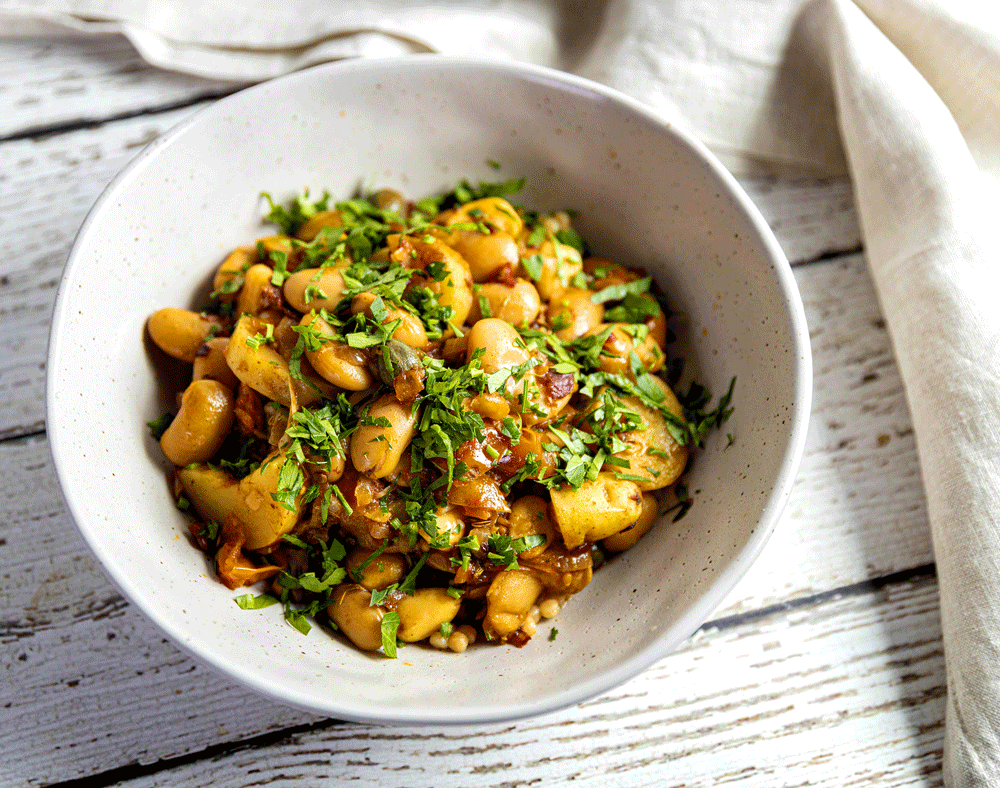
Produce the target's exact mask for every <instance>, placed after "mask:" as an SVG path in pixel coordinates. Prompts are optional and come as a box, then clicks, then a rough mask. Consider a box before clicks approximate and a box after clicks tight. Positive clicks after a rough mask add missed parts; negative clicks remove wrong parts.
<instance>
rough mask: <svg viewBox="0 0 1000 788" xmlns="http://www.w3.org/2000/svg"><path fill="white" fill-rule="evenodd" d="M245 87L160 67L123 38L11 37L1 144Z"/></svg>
mask: <svg viewBox="0 0 1000 788" xmlns="http://www.w3.org/2000/svg"><path fill="white" fill-rule="evenodd" d="M239 87H241V85H240V84H239V83H234V82H222V81H217V80H211V79H201V78H199V77H193V76H189V75H186V74H175V73H172V72H169V71H163V70H162V69H158V68H155V67H153V66H151V65H149V64H148V63H146V62H145V61H144V60H143V59H142V58H140V57H139V55H138V53H137V52H136V51H135V48H134V47H133V46H132V45H131V44H129V42H128V41H127V40H126V39H125V38H124V37H122V36H115V35H101V36H86V37H71V36H67V37H65V38H60V39H45V40H39V39H29V38H25V39H7V40H5V41H4V42H3V49H2V53H0V139H3V138H10V137H24V136H27V135H38V134H40V133H52V132H54V131H58V130H60V129H64V128H67V127H73V126H79V125H84V124H92V123H100V122H103V121H106V120H108V119H111V118H116V117H125V116H129V115H137V114H142V113H149V112H159V111H162V110H164V109H166V108H169V107H175V106H181V105H186V104H191V103H193V102H196V101H200V100H204V99H206V98H210V97H217V96H221V95H225V94H226V93H230V92H232V91H234V90H236V89H238V88H239Z"/></svg>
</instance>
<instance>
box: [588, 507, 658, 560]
mask: <svg viewBox="0 0 1000 788" xmlns="http://www.w3.org/2000/svg"><path fill="white" fill-rule="evenodd" d="M659 513H660V512H659V504H658V503H657V501H656V496H655V495H653V494H652V493H643V494H642V510H641V511H640V512H639V517H638V518H637V519H636V521H635V522H634V523H632V524H631V525H630V526H628V527H627V528H625V529H624V530H622V531H619V532H618V533H616V534H614V535H612V536H608V537H606V538H605V539H604V541H603V542H602V543H601V544H602V545H603V546H604V547H605V548H606V549H608V550H610V551H611V552H613V553H623V552H625V551H626V550H628V549H629V548H630V547H634V546H635V543H636V542H638V541H639V539H641V538H642V537H643V536H644V535H645V534H646V533H647V532H648V531H649V530H650V529H651V528H652V527H653V526H654V525H655V524H656V519H657V516H658V515H659Z"/></svg>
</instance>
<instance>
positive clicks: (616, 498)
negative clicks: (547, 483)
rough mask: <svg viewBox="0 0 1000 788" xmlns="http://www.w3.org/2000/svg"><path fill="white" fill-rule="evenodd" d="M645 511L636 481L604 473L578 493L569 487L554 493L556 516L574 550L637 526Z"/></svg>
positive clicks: (560, 528) (564, 536)
mask: <svg viewBox="0 0 1000 788" xmlns="http://www.w3.org/2000/svg"><path fill="white" fill-rule="evenodd" d="M641 511H642V491H641V490H640V489H639V486H638V485H637V484H636V483H635V482H630V481H627V480H625V479H617V478H615V477H614V476H612V475H611V474H610V473H600V474H598V475H597V478H596V479H594V480H593V481H586V482H584V483H583V484H582V485H580V489H578V490H574V489H573V488H572V487H570V486H569V485H567V484H564V485H562V486H561V487H556V488H554V489H553V490H552V513H553V514H554V515H555V521H556V525H557V526H558V527H559V531H560V533H562V537H563V542H564V543H565V544H566V547H569V548H570V549H572V548H574V547H579V546H580V545H582V544H583V543H584V542H596V541H597V540H599V539H605V538H607V537H609V536H611V535H612V534H616V533H618V532H619V531H621V530H622V529H624V528H627V527H628V526H630V525H631V524H632V523H634V522H635V521H636V520H637V519H638V518H639V514H640V512H641Z"/></svg>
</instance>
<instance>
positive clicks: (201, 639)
mask: <svg viewBox="0 0 1000 788" xmlns="http://www.w3.org/2000/svg"><path fill="white" fill-rule="evenodd" d="M487 160H494V161H497V162H500V163H502V165H503V168H502V170H500V171H499V172H498V171H495V170H494V169H492V168H491V166H490V165H489V164H488V163H487ZM520 175H526V176H527V177H528V186H527V188H526V190H525V191H524V192H523V193H521V194H519V195H517V196H516V201H517V202H520V203H522V204H525V205H530V206H538V207H545V208H551V209H555V208H563V207H572V208H575V209H577V210H578V211H579V219H578V220H577V222H576V225H577V227H578V228H579V229H580V230H581V231H582V233H583V234H584V236H585V237H587V238H588V239H589V240H590V241H591V242H592V244H593V246H594V249H595V250H596V252H598V253H599V254H601V255H602V256H605V257H610V258H612V259H617V260H621V261H623V262H626V263H630V264H635V265H641V266H645V267H646V268H647V269H649V270H650V271H651V272H652V273H653V274H654V275H655V277H656V279H657V280H658V281H659V283H660V285H661V286H662V287H663V289H664V290H665V291H666V293H668V295H669V300H670V302H671V304H672V306H673V308H674V309H676V310H680V311H682V312H684V313H685V314H686V315H687V316H688V319H689V324H688V334H687V337H688V340H689V345H690V348H689V351H688V370H689V371H690V372H691V373H693V374H694V375H696V376H697V378H698V379H699V380H701V381H703V382H706V383H707V384H709V385H710V386H711V388H712V390H713V392H715V393H716V394H718V393H722V392H724V391H725V389H726V387H727V385H728V383H729V380H730V378H731V377H732V376H733V375H735V376H736V378H737V383H736V392H735V398H734V404H735V407H736V410H735V413H734V414H733V416H732V419H731V420H730V421H729V423H728V424H727V425H726V427H725V430H724V432H731V433H732V434H733V435H734V436H735V443H734V444H733V445H732V446H729V447H728V448H726V444H727V439H726V436H725V434H720V435H715V436H713V437H712V438H711V439H710V440H709V443H708V449H707V451H705V452H704V453H702V454H700V455H699V456H698V458H697V462H696V464H695V467H694V471H693V474H692V479H691V484H690V487H691V489H692V490H700V492H699V493H698V494H697V495H696V496H695V497H696V503H695V505H694V507H693V508H692V509H691V511H690V512H689V513H688V515H687V516H686V517H685V518H684V519H683V520H681V521H680V522H679V523H677V524H671V523H670V522H669V519H668V520H666V521H664V522H663V523H661V524H660V525H659V526H658V527H657V528H656V529H654V530H653V531H652V532H651V533H650V534H648V535H647V536H646V537H644V540H643V542H642V547H641V549H637V550H633V551H632V552H629V553H626V554H624V555H623V556H621V557H620V558H618V559H616V560H615V561H614V562H613V563H612V564H611V565H609V566H607V567H606V568H604V569H603V570H601V571H599V572H597V574H596V575H595V577H594V580H593V582H592V583H591V585H590V586H589V587H588V588H587V589H586V590H585V591H584V592H583V593H582V594H581V595H579V596H578V597H576V598H575V599H573V600H572V602H571V603H570V604H569V605H568V606H567V607H566V609H565V610H564V611H563V612H562V613H561V614H560V615H559V617H558V619H557V626H558V629H559V636H558V639H557V640H555V641H554V642H550V641H549V640H548V639H547V637H546V635H547V634H548V628H547V627H545V626H543V627H542V628H541V630H540V636H539V637H536V638H535V639H534V640H533V641H532V642H531V643H530V644H529V645H528V646H527V647H525V648H524V649H521V650H518V649H515V648H513V647H484V648H474V649H470V651H468V652H466V653H465V654H464V655H462V656H457V655H453V654H451V653H444V652H439V651H436V650H434V649H431V648H424V647H420V646H416V647H408V648H406V649H405V650H404V651H402V652H401V655H400V659H398V660H396V661H392V660H387V659H384V658H381V657H378V656H371V655H368V654H364V653H361V652H359V651H357V650H355V649H354V648H352V647H349V646H347V645H345V644H344V643H342V642H340V641H339V640H338V639H337V638H336V636H334V635H331V634H329V633H327V632H326V631H324V630H323V629H321V628H314V629H313V631H312V633H310V635H309V636H307V637H303V636H302V635H300V634H299V633H298V632H297V631H295V630H294V629H292V628H291V627H289V626H287V625H286V624H285V623H284V622H283V620H282V617H281V612H280V609H279V608H277V607H273V608H270V609H267V610H263V611H241V610H240V609H238V608H237V606H236V605H235V604H234V602H233V597H234V596H235V594H234V593H233V592H230V591H228V590H226V588H225V587H223V586H222V585H221V584H219V583H218V582H216V581H215V580H214V579H213V578H212V577H211V572H210V570H209V569H208V567H207V564H206V561H205V557H204V556H203V554H202V553H200V552H199V551H197V550H196V549H194V548H193V547H192V546H191V544H190V543H189V541H188V539H187V538H186V526H187V522H188V520H187V518H186V517H185V515H183V514H182V513H180V512H178V511H177V510H176V509H175V507H174V506H173V502H172V500H171V496H170V490H169V484H168V478H169V466H168V463H167V461H166V460H165V459H164V458H163V457H162V455H161V453H160V450H159V447H158V446H157V445H156V443H155V442H154V441H152V440H151V439H150V438H149V435H148V432H147V429H146V426H145V422H146V421H148V420H150V419H151V418H154V417H156V416H157V415H159V414H160V413H161V412H162V411H163V410H164V409H165V406H166V405H167V404H168V403H167V402H166V401H165V398H164V395H163V386H162V384H161V382H160V381H159V380H158V379H157V377H156V370H155V369H154V366H153V363H152V361H151V355H150V354H149V353H148V352H147V349H146V347H144V339H143V334H144V332H143V326H144V323H145V320H146V318H147V316H148V315H149V314H150V313H152V312H153V311H154V310H156V309H158V308H160V307H164V306H200V305H201V304H203V303H204V300H203V299H204V296H205V294H206V293H207V289H208V288H207V283H208V281H209V280H210V277H211V273H212V272H213V271H214V269H215V267H216V266H217V265H218V263H219V262H220V260H221V259H222V257H223V256H224V255H225V253H226V252H227V251H228V250H230V249H232V248H233V247H236V246H238V245H241V244H246V243H248V242H250V241H252V239H254V238H257V237H259V236H260V235H263V234H265V233H266V232H268V231H267V229H266V228H265V226H264V225H262V223H261V214H262V204H261V201H260V199H259V194H260V192H261V191H262V190H268V191H270V192H271V193H272V194H274V195H275V196H276V197H281V198H288V197H290V196H292V195H294V194H296V193H298V192H299V191H300V190H301V189H302V188H303V187H310V189H312V191H313V193H314V194H319V193H321V192H322V191H323V189H324V188H326V189H329V190H330V191H331V193H332V194H333V195H335V196H336V197H337V198H338V199H339V198H341V197H346V196H349V195H351V194H352V193H354V192H355V191H356V190H357V189H358V188H359V186H360V187H375V186H389V187H394V188H396V189H399V190H400V191H402V192H403V193H404V194H406V195H408V196H412V197H416V196H423V195H425V194H428V193H432V192H435V191H439V190H443V189H445V188H448V187H450V186H451V185H453V184H454V182H455V181H456V180H458V179H459V178H463V177H464V178H469V179H470V180H477V179H482V180H498V179H501V178H511V177H516V176H520ZM48 375H49V378H48V429H49V435H50V439H51V444H52V451H53V455H54V458H55V463H56V468H57V471H58V475H59V479H60V481H61V483H62V487H63V491H64V493H65V496H66V500H67V503H68V505H69V508H70V511H71V512H72V515H73V517H74V519H75V520H76V523H77V525H78V526H79V528H80V531H81V532H82V534H83V536H84V538H85V539H86V541H87V542H88V543H89V545H90V547H91V548H92V549H93V551H94V553H95V554H96V555H97V557H98V559H99V560H100V562H101V563H102V564H103V566H104V569H105V571H106V572H107V573H108V575H109V576H110V578H111V579H112V581H113V582H114V583H115V584H116V585H117V586H118V587H119V588H120V589H121V591H122V592H123V594H124V595H125V596H126V597H127V598H128V599H129V600H130V601H131V602H132V603H134V604H135V605H137V606H138V607H139V608H140V609H141V610H143V611H144V612H145V613H146V615H148V616H149V617H150V618H151V619H152V620H153V621H155V622H156V623H157V624H158V625H159V626H160V627H161V628H162V629H163V630H164V631H165V632H166V633H167V634H168V635H169V636H170V637H172V638H173V639H174V641H175V642H176V643H177V644H178V645H180V646H181V647H182V648H184V649H186V650H187V651H188V652H190V653H191V654H193V655H195V656H196V657H199V658H201V659H203V660H204V661H205V662H207V663H209V664H211V665H213V666H215V667H216V668H218V669H220V670H221V671H223V672H224V673H226V674H228V675H229V676H231V677H233V678H235V679H238V680H240V681H242V682H244V683H245V684H247V685H249V686H250V687H252V688H254V689H256V690H259V691H261V692H264V693H266V694H268V695H270V696H273V697H275V698H278V699H280V700H282V701H285V702H287V703H290V704H293V705H295V706H298V707H301V708H303V709H307V710H309V711H313V712H318V713H322V714H327V715H331V716H334V717H338V718H342V719H349V720H366V721H379V722H418V721H422V722H434V723H456V722H488V721H498V720H507V719H512V718H517V717H522V716H526V715H531V714H537V713H540V712H545V711H549V710H552V709H555V708H558V707H560V706H564V705H566V704H571V703H576V702H579V701H581V700H584V699H585V698H588V697H590V696H593V695H596V694H599V693H601V692H604V691H606V690H608V689H610V688H612V687H614V686H615V685H617V684H620V683H621V682H624V681H625V680H627V679H629V678H630V677H632V676H634V675H636V674H637V673H639V672H640V671H642V670H643V669H645V668H647V667H648V666H650V665H651V664H653V663H654V662H655V661H656V660H658V659H660V658H661V657H663V656H665V655H666V654H667V653H669V652H670V651H671V650H672V649H673V648H675V647H676V646H677V645H678V644H679V643H680V642H681V641H682V640H684V639H685V638H686V637H688V636H689V635H690V634H691V633H692V632H693V631H694V630H695V629H696V628H697V627H698V626H699V625H700V624H701V623H702V622H703V621H705V620H706V618H707V617H708V616H709V615H710V614H711V612H712V610H713V609H714V608H715V607H716V606H717V605H718V603H719V602H720V601H721V600H722V598H723V597H724V595H725V594H726V592H728V591H729V590H730V589H731V588H732V587H733V585H734V584H735V583H736V581H737V580H738V579H739V578H740V577H741V576H742V575H743V574H744V573H745V572H746V570H747V568H748V567H749V566H750V564H751V563H752V562H753V560H754V559H755V558H756V556H757V555H758V554H759V552H760V550H761V548H762V547H763V545H764V542H765V540H766V539H767V536H768V534H769V532H770V531H771V529H772V526H773V525H774V523H775V520H776V519H777V517H778V514H779V512H780V510H781V508H782V506H783V504H784V502H785V500H786V499H787V496H788V494H789V490H790V488H791V485H792V481H793V477H794V475H795V471H796V467H797V465H798V461H799V458H800V456H801V453H802V449H803V444H804V440H805V435H806V425H807V420H808V414H809V407H810V395H811V365H810V356H809V341H808V334H807V330H806V325H805V319H804V316H803V311H802V306H801V302H800V300H799V296H798V292H797V289H796V286H795V281H794V279H793V277H792V273H791V270H790V268H789V266H788V263H787V262H786V260H785V258H784V256H783V255H782V253H781V250H780V249H779V247H778V245H777V243H776V242H775V240H774V238H773V237H772V235H771V233H770V231H769V230H768V227H767V225H766V224H765V222H764V221H763V219H762V218H761V217H760V215H759V213H758V212H757V211H756V209H755V208H754V207H753V205H752V204H751V203H750V201H749V200H748V198H747V197H746V195H745V194H744V193H743V191H742V190H741V189H740V188H739V186H738V185H737V184H736V182H735V181H734V179H733V178H732V177H731V176H730V175H729V174H728V173H727V172H726V171H725V170H724V169H723V168H722V167H721V165H719V164H718V163H717V162H716V160H715V159H714V158H713V157H712V155H711V154H710V153H709V152H708V151H707V150H706V149H705V148H704V147H703V146H702V145H701V144H700V143H698V142H697V141H696V140H694V139H692V138H691V136H690V135H689V134H688V133H686V132H684V131H682V130H681V129H680V128H678V127H677V126H675V125H673V124H672V123H670V122H669V121H667V120H664V119H663V118H662V117H660V116H658V115H656V114H655V113H653V112H651V111H650V110H648V109H646V108H644V107H643V106H641V105H639V104H638V103H636V102H634V101H631V100H630V99H628V98H626V97H624V96H622V95H620V94H618V93H615V92H613V91H611V90H608V89H606V88H602V87H599V86H597V85H595V84H592V83H589V82H587V81H584V80H581V79H576V78H573V77H569V76H566V75H563V74H560V73H557V72H554V71H548V70H544V69H539V68H529V67H526V66H520V65H512V64H488V63H483V62H476V61H469V60H450V59H444V58H440V57H436V56H417V57H413V58H407V59H402V60H379V61H351V62H343V63H338V64H334V65H330V66H324V67H319V68H315V69H311V70H309V71H304V72H300V73H297V74H293V75H291V76H288V77H284V78H282V79H278V80H274V81H273V82H269V83H265V84H263V85H259V86H257V87H254V88H250V89H249V90H246V91H243V92H241V93H239V94H237V95H234V96H231V97H229V98H227V99H223V100H222V101H219V102H217V103H215V104H213V105H212V106H210V107H208V108H206V109H205V110H203V111H202V112H200V113H198V114H197V115H195V116H193V117H192V118H190V119H188V120H187V121H185V122H184V123H182V124H181V125H180V126H178V127H177V128H175V129H174V130H173V131H171V132H170V133H168V134H166V135H164V136H163V137H161V138H160V139H158V140H156V141H155V142H154V143H152V144H151V145H150V146H149V147H148V148H147V149H146V150H145V151H144V152H143V153H142V154H141V155H140V156H139V157H138V158H137V159H136V160H135V161H134V162H133V163H132V164H131V165H130V166H129V167H128V168H127V169H126V170H125V171H124V172H123V173H122V174H121V175H120V176H119V177H118V178H116V179H115V181H114V182H113V183H112V184H111V185H110V186H109V187H108V189H107V191H106V192H105V193H104V195H103V196H102V197H101V199H100V200H99V201H98V203H97V204H96V206H95V207H94V208H93V210H92V211H91V213H90V215H89V216H88V217H87V220H86V222H85V223H84V225H83V228H82V229H81V231H80V235H79V237H78V238H77V240H76V244H75V245H74V247H73V250H72V253H71V254H70V257H69V262H68V264H67V266H66V270H65V273H64V275H63V279H62V282H61V283H60V288H59V295H58V298H57V301H56V308H55V314H54V318H53V324H52V337H51V344H50V351H49V370H48ZM237 593H240V592H237Z"/></svg>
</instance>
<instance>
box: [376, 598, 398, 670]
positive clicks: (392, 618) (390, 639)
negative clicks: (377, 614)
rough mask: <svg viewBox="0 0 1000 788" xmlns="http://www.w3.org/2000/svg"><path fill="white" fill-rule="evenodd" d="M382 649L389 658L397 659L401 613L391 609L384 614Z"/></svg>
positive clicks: (381, 626) (381, 627)
mask: <svg viewBox="0 0 1000 788" xmlns="http://www.w3.org/2000/svg"><path fill="white" fill-rule="evenodd" d="M380 629H381V632H382V650H383V651H384V652H385V655H386V656H387V657H388V658H389V659H396V633H397V632H398V631H399V613H397V612H396V611H395V610H390V611H389V612H388V613H386V614H385V615H384V616H382V623H381V625H380Z"/></svg>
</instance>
